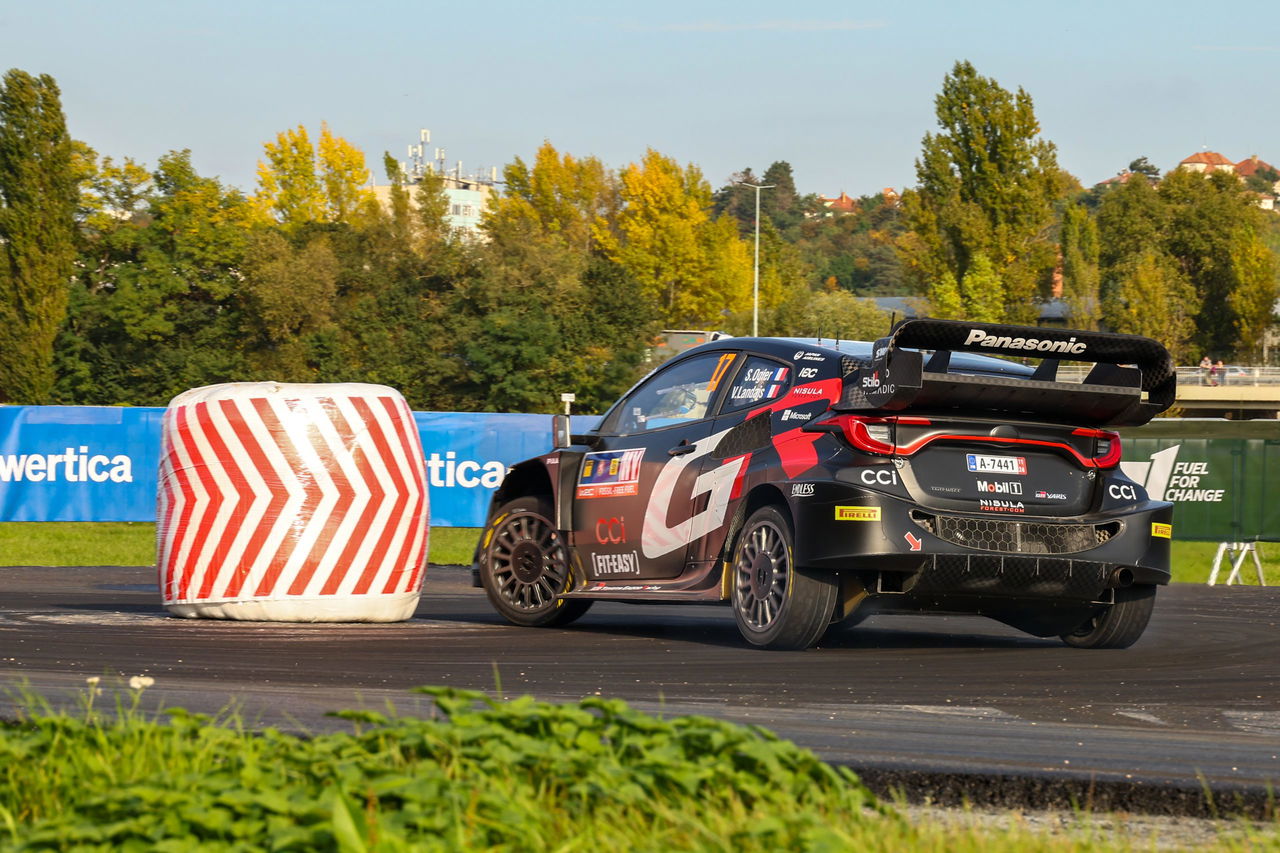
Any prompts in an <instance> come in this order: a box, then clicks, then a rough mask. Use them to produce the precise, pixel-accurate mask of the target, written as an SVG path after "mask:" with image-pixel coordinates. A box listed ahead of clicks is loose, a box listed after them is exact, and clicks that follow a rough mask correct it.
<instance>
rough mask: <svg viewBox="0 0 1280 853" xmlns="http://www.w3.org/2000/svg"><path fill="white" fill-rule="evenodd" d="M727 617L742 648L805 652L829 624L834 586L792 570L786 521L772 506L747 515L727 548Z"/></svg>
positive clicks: (830, 581) (832, 581)
mask: <svg viewBox="0 0 1280 853" xmlns="http://www.w3.org/2000/svg"><path fill="white" fill-rule="evenodd" d="M729 570H730V571H731V572H732V573H733V615H734V618H735V619H736V620H737V623H738V630H739V631H740V632H741V633H742V636H743V637H744V638H745V639H746V641H747V642H748V643H751V644H752V645H753V646H760V647H761V648H766V649H807V648H809V647H810V646H812V645H813V644H814V643H816V642H817V641H818V638H819V637H821V636H822V632H823V631H825V630H826V628H827V626H828V625H829V624H830V623H831V614H832V613H833V612H834V610H835V603H836V589H837V585H836V581H835V578H833V577H831V576H829V575H818V574H810V573H808V572H806V571H804V570H802V569H797V568H796V566H795V564H794V562H793V558H792V533H791V522H790V520H788V519H787V517H786V516H785V515H783V513H782V512H780V511H779V510H778V509H776V508H775V507H771V506H768V507H762V508H761V509H758V510H756V511H755V512H754V513H752V514H751V517H750V518H748V519H747V522H746V524H744V525H743V527H742V533H741V534H740V535H739V536H738V540H737V542H736V544H735V545H734V549H733V560H732V562H731V564H730V568H729Z"/></svg>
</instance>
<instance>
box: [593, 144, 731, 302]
mask: <svg viewBox="0 0 1280 853" xmlns="http://www.w3.org/2000/svg"><path fill="white" fill-rule="evenodd" d="M620 180H621V189H620V194H621V202H622V207H621V210H620V211H619V213H618V215H617V217H616V219H615V221H614V227H613V229H608V228H605V227H603V226H597V227H596V229H595V231H594V233H595V237H596V239H597V240H598V241H599V243H600V246H601V247H602V249H603V251H604V253H605V255H606V256H608V257H609V258H610V259H611V260H613V261H615V262H616V263H618V264H619V265H620V266H622V267H623V268H624V269H626V270H627V271H628V272H629V273H630V274H631V275H632V276H634V277H635V279H636V280H637V281H638V282H640V285H641V288H642V292H643V294H644V297H645V299H647V300H649V301H651V302H652V303H654V304H656V305H657V306H658V311H659V313H660V316H661V317H662V318H663V320H664V322H666V323H667V324H668V325H669V326H671V327H674V328H681V327H685V328H688V327H693V328H715V327H717V326H718V325H719V324H720V322H721V321H722V319H723V317H724V315H725V312H729V313H732V312H734V311H741V310H742V309H743V307H744V306H745V307H748V308H749V307H750V300H751V281H752V260H751V253H750V251H749V250H748V248H747V245H746V243H745V242H743V241H742V240H741V239H740V238H739V237H738V226H737V223H736V222H735V221H734V220H733V219H732V218H731V217H729V216H721V217H718V218H714V219H713V218H712V216H711V209H712V199H711V187H710V186H709V185H708V184H707V182H706V181H705V180H704V179H703V177H702V172H701V171H699V170H698V168H697V167H696V166H693V165H689V166H685V167H684V168H681V167H680V165H679V164H678V163H677V162H676V161H675V160H673V159H672V158H670V157H666V156H664V155H662V154H659V153H658V152H657V151H654V150H653V149H649V150H648V151H647V152H646V153H645V156H644V158H643V159H642V160H641V161H640V162H639V163H632V164H630V165H629V166H627V167H626V168H625V169H623V170H622V173H621V175H620Z"/></svg>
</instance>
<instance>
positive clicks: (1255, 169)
mask: <svg viewBox="0 0 1280 853" xmlns="http://www.w3.org/2000/svg"><path fill="white" fill-rule="evenodd" d="M1178 168H1179V169H1187V170H1190V171H1192V172H1200V173H1201V174H1208V173H1209V172H1233V173H1235V174H1237V175H1239V176H1240V178H1241V179H1242V180H1247V179H1249V178H1251V177H1254V176H1255V175H1257V176H1259V177H1270V175H1273V174H1276V175H1280V170H1277V169H1276V167H1275V166H1272V165H1271V164H1270V163H1268V162H1267V161H1266V160H1263V159H1261V158H1259V157H1258V155H1257V154H1254V155H1253V156H1252V157H1249V158H1247V159H1245V160H1241V161H1240V162H1239V163H1233V162H1232V161H1231V160H1228V159H1227V158H1226V157H1223V156H1222V155H1221V154H1219V153H1218V152H1217V151H1201V152H1199V153H1197V154H1192V155H1191V156H1190V157H1188V158H1186V159H1185V160H1183V161H1182V162H1181V163H1179V164H1178ZM1250 195H1252V196H1254V198H1255V201H1256V203H1257V205H1258V207H1260V208H1262V209H1263V210H1275V209H1276V196H1277V195H1280V180H1276V181H1274V182H1272V183H1271V191H1270V192H1250Z"/></svg>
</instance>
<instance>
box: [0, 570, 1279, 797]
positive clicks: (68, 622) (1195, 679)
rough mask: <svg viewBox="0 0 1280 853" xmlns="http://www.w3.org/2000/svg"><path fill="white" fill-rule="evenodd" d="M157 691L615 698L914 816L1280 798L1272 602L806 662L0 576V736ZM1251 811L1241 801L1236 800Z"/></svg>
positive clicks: (446, 588) (911, 625)
mask: <svg viewBox="0 0 1280 853" xmlns="http://www.w3.org/2000/svg"><path fill="white" fill-rule="evenodd" d="M138 674H146V675H150V676H152V677H153V678H155V679H156V684H155V686H153V687H151V688H149V689H148V691H147V693H146V702H145V703H144V704H145V705H146V706H148V707H150V706H152V705H164V706H169V705H181V706H184V707H187V708H190V709H193V710H199V711H207V712H212V711H216V710H218V709H221V708H223V707H224V706H226V705H227V704H228V702H229V701H231V700H232V699H234V700H235V701H237V702H238V703H239V705H240V707H241V709H242V712H243V714H244V715H245V717H246V718H247V719H248V720H250V721H251V722H254V723H256V724H260V725H265V724H273V725H281V726H285V727H289V728H300V729H309V730H316V729H322V728H335V727H339V726H341V725H343V724H342V723H341V721H335V720H333V719H332V718H328V717H326V716H325V712H327V711H331V710H336V709H341V708H354V707H375V708H384V707H385V705H386V703H387V702H392V703H394V704H395V706H396V708H397V709H398V710H400V711H402V712H407V713H412V712H417V711H425V710H426V708H427V706H428V702H427V699H426V697H422V696H418V695H415V694H412V693H410V692H408V691H409V688H411V687H414V686H416V685H424V684H445V685H451V686H455V687H463V688H473V689H481V690H487V691H489V692H491V693H498V692H501V694H503V695H507V696H513V695H520V694H525V693H530V694H533V695H535V696H537V697H539V698H543V699H548V700H553V701H574V700H577V699H579V698H581V697H582V696H585V695H589V694H604V695H608V696H615V697H619V698H622V699H625V700H627V701H628V702H630V703H631V704H632V705H634V706H636V707H639V708H642V709H645V710H650V711H658V712H662V713H665V714H686V713H696V714H705V715H709V716H714V717H720V718H725V719H731V720H735V721H738V722H744V723H756V724H760V725H763V726H765V727H767V728H770V729H772V730H773V731H776V732H777V733H779V734H780V735H783V736H784V737H788V738H791V739H793V740H795V741H797V742H799V743H801V744H803V745H805V746H808V747H810V748H812V749H813V750H814V751H815V752H817V753H818V754H819V755H821V756H822V757H824V758H825V759H827V760H829V761H833V762H837V763H842V764H848V765H850V766H852V767H854V768H855V769H857V770H858V771H859V772H861V773H862V774H863V776H864V778H867V779H868V780H869V781H870V782H871V783H872V784H873V786H875V787H880V788H887V787H889V786H893V785H903V786H905V787H906V788H907V789H908V791H909V793H912V795H913V796H915V797H916V798H931V799H933V800H934V801H938V802H947V801H955V800H956V799H959V798H968V799H970V800H973V801H975V802H989V803H999V804H1014V805H1019V806H1040V805H1059V804H1061V803H1063V802H1067V801H1070V800H1072V799H1074V800H1076V801H1077V802H1083V801H1085V800H1089V801H1092V802H1093V803H1094V804H1095V805H1098V804H1100V805H1102V806H1104V807H1111V808H1124V809H1130V810H1135V811H1152V812H1169V813H1186V814H1190V813H1199V812H1207V811H1211V810H1212V808H1213V806H1211V805H1208V804H1207V803H1206V802H1205V801H1204V799H1203V796H1202V793H1203V790H1204V789H1205V788H1208V789H1210V790H1211V791H1212V792H1213V793H1214V796H1215V797H1216V798H1217V800H1218V801H1219V802H1222V801H1224V798H1233V797H1243V798H1244V800H1249V801H1250V802H1252V803H1253V804H1254V807H1251V808H1249V809H1248V810H1249V811H1253V812H1258V811H1265V810H1266V808H1268V806H1266V804H1265V803H1266V801H1267V798H1268V789H1269V788H1271V789H1275V788H1280V589H1258V588H1241V587H1232V588H1226V587H1214V588H1209V587H1203V586H1199V585H1179V586H1174V587H1169V588H1166V589H1162V590H1161V592H1160V596H1159V598H1158V600H1157V604H1156V613H1155V616H1154V618H1153V620H1152V623H1151V626H1150V627H1149V628H1148V630H1147V633H1146V635H1145V636H1144V637H1143V639H1142V640H1141V641H1140V642H1139V643H1138V645H1136V646H1134V647H1133V648H1132V649H1127V650H1123V651H1085V650H1078V649H1070V648H1067V647H1065V646H1063V645H1061V644H1060V643H1058V642H1057V641H1051V640H1039V639H1035V638H1032V637H1027V636H1025V635H1023V634H1020V633H1018V632H1016V631H1014V630H1012V629H1010V628H1006V627H1004V626H1002V625H999V624H998V623H995V622H991V621H989V620H985V619H980V618H971V617H938V616H931V617H930V616H910V617H908V616H877V617H872V618H871V619H869V620H867V621H866V622H864V623H862V624H861V625H859V626H857V627H856V628H853V629H850V630H847V631H843V632H840V633H838V634H835V635H833V636H828V637H827V638H826V639H825V640H824V642H823V643H822V645H821V646H820V647H819V648H817V649H812V650H810V651H807V652H763V651H757V650H754V649H751V648H748V647H746V646H745V645H744V644H743V642H742V641H741V640H740V639H739V637H738V634H737V629H736V628H735V627H734V624H733V618H732V615H731V614H730V613H729V611H728V609H727V608H708V607H690V606H638V605H623V604H599V603H597V604H596V605H595V607H594V608H593V609H592V610H591V611H590V612H589V613H588V614H587V615H586V616H585V617H583V618H582V619H581V620H580V621H579V622H577V623H575V624H574V625H573V626H570V627H568V628H565V629H551V630H545V629H544V630H538V629H524V628H516V627H513V626H509V625H507V624H506V623H505V622H503V621H502V620H501V619H500V618H499V617H498V616H497V614H496V613H494V612H493V610H492V609H491V608H490V606H489V604H488V601H487V600H486V599H485V596H484V593H483V592H482V591H481V590H477V589H472V588H471V587H470V583H469V575H468V573H467V570H465V569H463V568H460V567H442V566H433V567H431V570H430V571H429V573H428V575H427V583H426V587H425V590H424V594H423V600H422V603H421V605H420V606H419V608H418V611H417V615H416V616H415V618H414V619H412V620H411V621H409V622H405V623H399V624H391V625H350V624H348V625H302V624H275V623H247V622H223V621H214V620H186V619H178V618H174V617H170V616H169V615H167V613H166V612H165V611H164V609H163V607H162V606H161V604H160V599H159V595H158V593H157V591H156V588H155V575H154V569H151V568H137V567H94V568H36V567H13V568H0V686H3V687H6V688H9V689H8V690H5V691H3V692H2V693H0V716H12V715H13V714H14V713H15V711H16V710H17V707H18V706H19V705H20V704H21V699H20V697H19V696H17V695H16V694H15V693H14V692H13V688H15V687H16V686H17V685H19V684H22V683H26V684H28V685H30V686H31V687H32V688H34V689H35V690H36V691H38V692H40V693H42V694H44V695H45V696H47V697H51V698H53V699H54V700H55V701H62V700H69V699H70V697H71V696H72V694H74V692H75V691H79V690H82V689H83V688H84V686H85V678H86V677H89V676H94V675H97V676H103V677H104V678H103V683H104V685H108V684H110V683H112V682H113V681H115V680H116V679H117V678H119V679H120V682H119V683H123V681H126V680H127V679H128V677H129V676H132V675H138ZM1244 800H1241V802H1244Z"/></svg>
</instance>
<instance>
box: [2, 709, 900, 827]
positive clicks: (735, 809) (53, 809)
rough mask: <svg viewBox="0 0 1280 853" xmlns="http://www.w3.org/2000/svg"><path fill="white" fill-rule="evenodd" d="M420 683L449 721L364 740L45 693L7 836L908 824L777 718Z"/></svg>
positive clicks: (17, 736)
mask: <svg viewBox="0 0 1280 853" xmlns="http://www.w3.org/2000/svg"><path fill="white" fill-rule="evenodd" d="M135 686H136V685H135ZM94 689H96V688H94V687H91V690H94ZM420 691H421V692H424V693H428V694H430V695H432V696H433V697H435V702H436V707H437V708H438V710H439V715H438V716H437V717H436V718H433V719H419V718H410V717H385V716H383V715H380V714H377V713H371V712H366V711H361V712H342V713H340V714H338V715H337V716H340V717H343V718H344V719H347V720H349V721H351V722H352V724H353V726H352V730H351V731H349V732H343V733H336V734H320V735H316V736H314V737H300V736H297V735H293V734H288V733H284V732H281V731H279V730H276V729H270V728H269V729H266V730H264V731H261V732H258V733H255V732H250V731H246V730H245V729H244V728H243V727H242V725H241V723H240V721H239V719H238V718H237V717H235V716H234V715H229V716H223V717H221V718H211V717H209V716H205V715H199V714H191V713H188V712H186V711H184V710H181V709H170V710H169V711H167V712H166V713H167V715H168V717H169V720H168V724H167V725H166V724H164V723H161V722H157V721H155V720H152V719H149V718H148V717H147V715H145V714H142V713H140V712H138V710H137V706H138V698H139V697H140V696H141V689H137V690H135V691H134V700H133V702H132V703H131V704H130V703H128V702H122V703H119V704H118V705H117V708H116V709H115V711H114V712H113V713H109V714H103V713H101V712H99V711H97V710H96V709H95V708H94V707H93V699H94V697H93V696H89V698H88V700H87V702H86V708H85V710H84V712H83V713H80V714H74V715H68V714H64V713H55V712H53V711H52V710H51V709H50V708H49V706H48V705H47V704H45V703H43V702H42V701H40V700H38V699H34V698H29V702H28V704H29V705H30V706H31V710H30V711H29V712H28V713H27V714H26V715H24V717H23V718H22V719H20V720H17V721H14V722H10V723H6V724H3V726H2V727H0V768H2V769H0V832H2V833H3V834H0V846H3V847H10V848H11V849H18V850H37V849H68V848H75V849H86V850H93V849H101V850H108V849H110V850H144V849H145V850H189V849H194V848H196V847H199V848H200V849H272V850H308V851H310V850H365V849H377V850H405V849H414V850H422V849H450V850H452V849H482V848H496V849H512V850H515V849H519V850H547V849H568V848H576V849H584V850H597V849H608V848H609V847H614V848H621V849H629V850H633V849H652V850H670V849H706V848H719V849H735V850H779V849H797V850H799V849H809V850H839V849H850V848H851V846H855V844H854V842H855V840H856V839H859V838H863V837H865V836H866V835H868V834H869V831H870V830H871V829H872V828H874V827H882V828H883V829H884V830H886V831H888V832H889V833H890V834H891V835H893V836H896V837H898V838H901V837H902V833H903V832H906V831H907V830H906V829H905V828H904V826H903V824H902V822H901V820H900V819H899V818H898V817H897V816H896V815H895V814H894V813H893V812H892V811H891V810H889V809H888V808H886V807H884V806H883V805H881V804H879V803H878V802H877V801H876V799H875V797H874V796H873V795H872V794H871V793H870V792H868V791H867V789H866V788H865V787H864V786H863V785H862V784H861V783H860V782H859V781H858V780H857V778H856V777H855V776H854V775H853V774H852V773H851V772H850V771H848V770H845V769H839V768H833V767H831V766H829V765H827V764H824V763H823V762H821V761H819V760H818V759H817V758H816V757H814V755H813V754H812V753H810V752H809V751H807V750H804V749H801V748H799V747H797V746H795V745H794V744H791V743H790V742H787V741H782V740H779V739H778V738H776V737H775V736H774V735H772V734H770V733H768V732H766V731H764V730H762V729H758V728H746V727H743V726H738V725H734V724H730V723H725V722H717V721H713V720H709V719H705V718H700V717H678V718H673V719H668V720H662V719H657V718H654V717H650V716H647V715H645V714H642V713H639V712H636V711H632V710H630V709H629V708H628V707H627V706H626V705H625V704H624V703H622V702H621V701H618V700H609V699H602V698H598V697H595V698H587V699H584V700H582V701H581V702H580V703H578V704H576V705H552V704H548V703H543V702H537V701H534V700H533V699H531V698H528V697H526V698H522V699H517V700H514V701H511V702H505V703H504V702H498V701H495V700H491V699H488V698H487V697H485V696H484V695H483V694H481V693H476V692H464V691H455V690H451V689H446V688H420Z"/></svg>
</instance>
